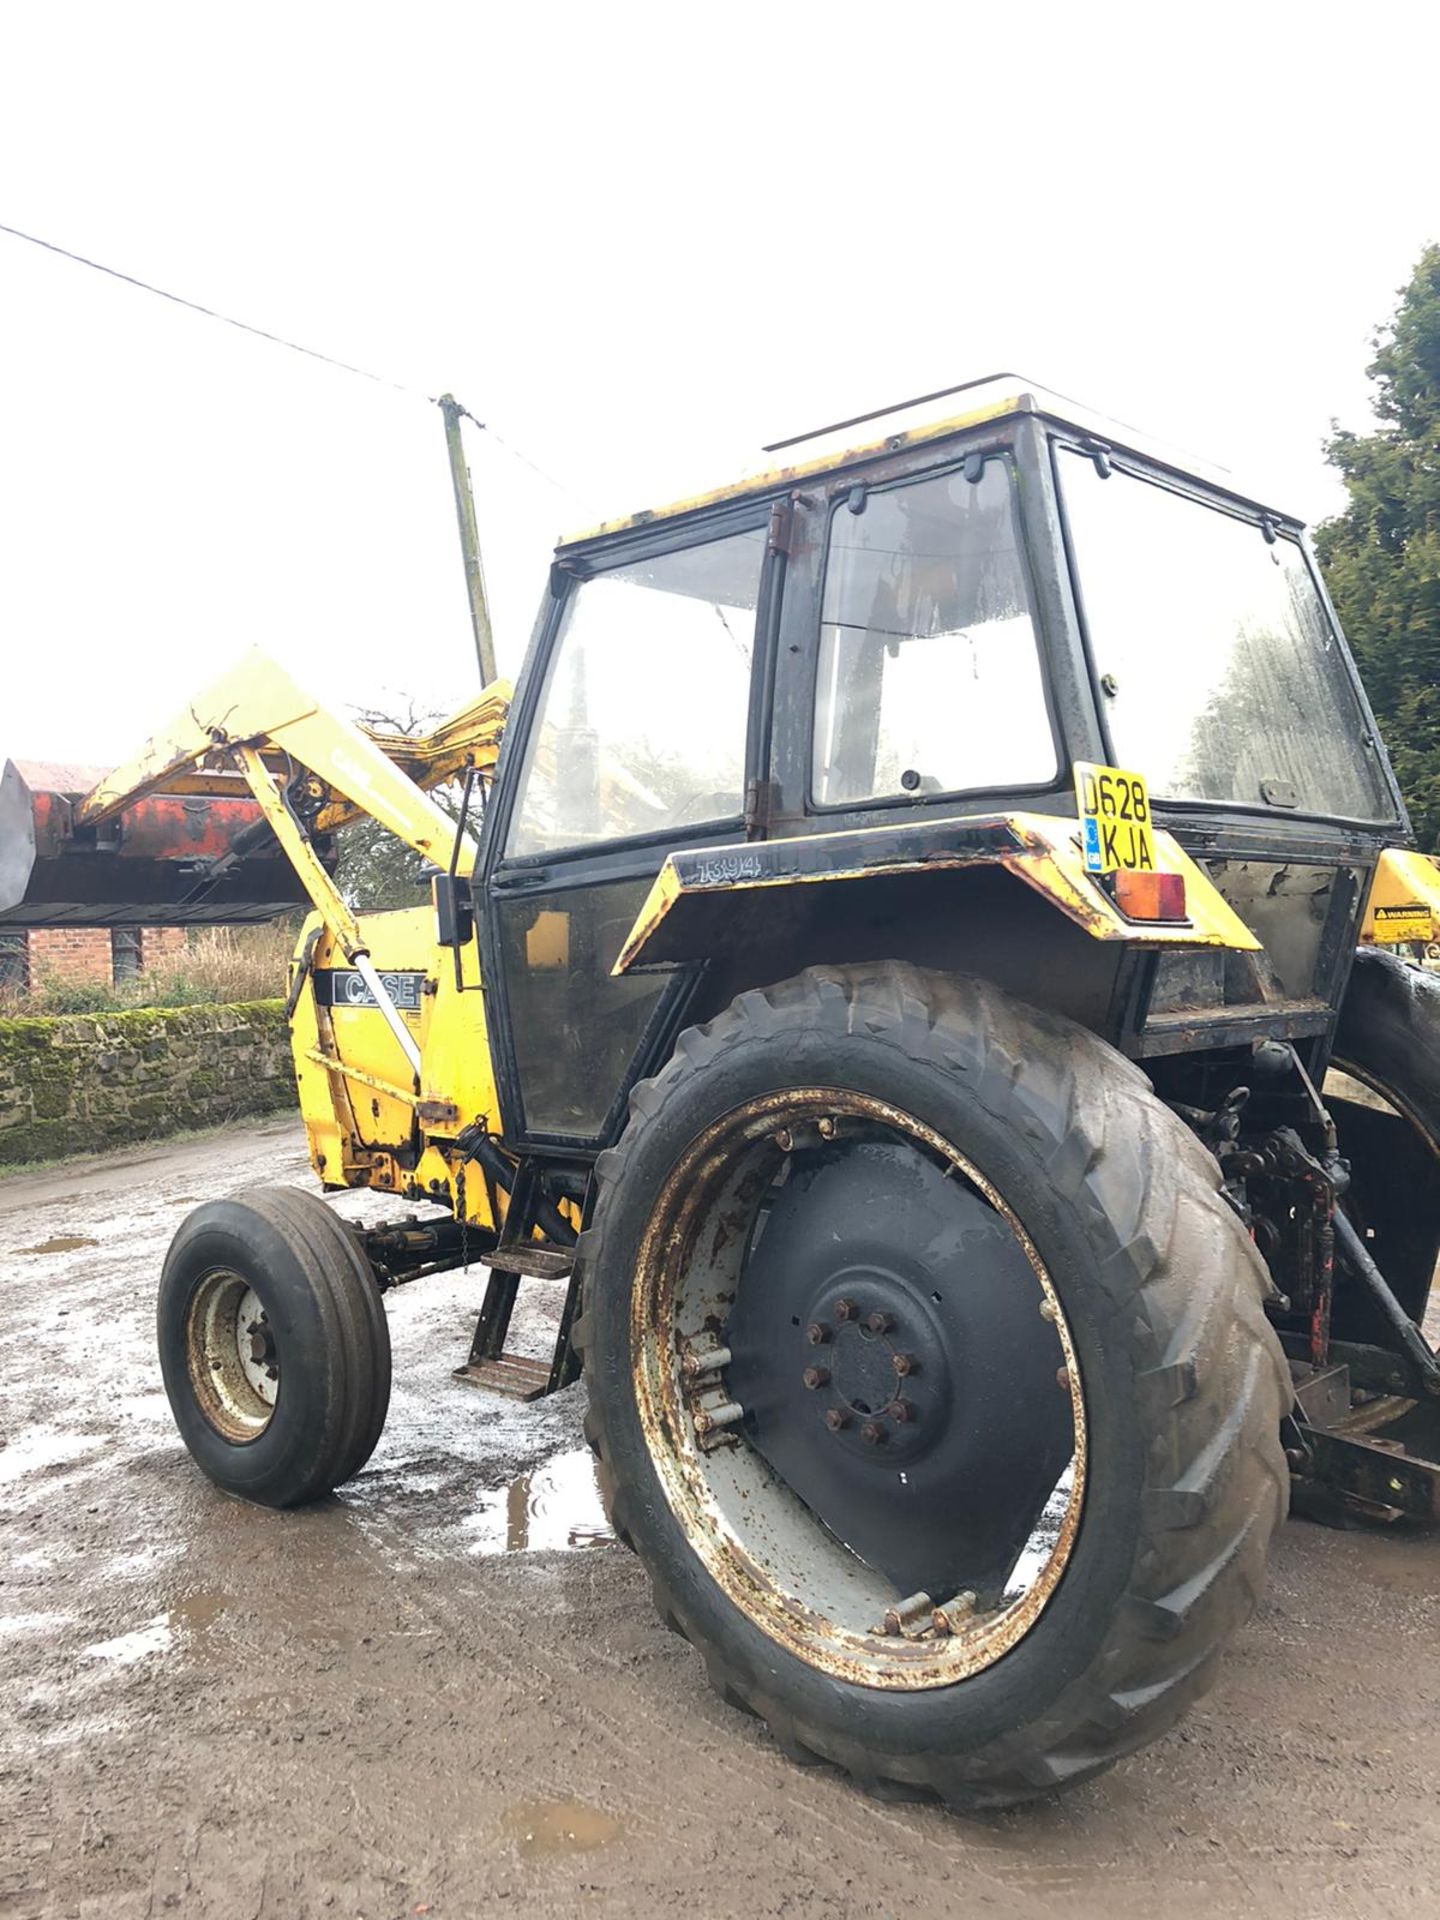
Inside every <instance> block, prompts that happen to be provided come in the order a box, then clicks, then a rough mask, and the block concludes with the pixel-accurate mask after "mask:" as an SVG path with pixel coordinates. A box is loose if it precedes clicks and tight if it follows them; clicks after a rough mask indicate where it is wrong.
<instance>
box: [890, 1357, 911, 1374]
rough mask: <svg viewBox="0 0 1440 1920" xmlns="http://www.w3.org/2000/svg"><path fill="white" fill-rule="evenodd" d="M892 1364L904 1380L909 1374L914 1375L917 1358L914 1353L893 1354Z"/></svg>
mask: <svg viewBox="0 0 1440 1920" xmlns="http://www.w3.org/2000/svg"><path fill="white" fill-rule="evenodd" d="M890 1364H891V1366H892V1367H893V1368H894V1369H895V1371H896V1373H898V1374H899V1376H900V1378H901V1379H902V1380H903V1379H904V1378H905V1376H906V1374H907V1373H914V1371H915V1356H914V1354H913V1353H892V1354H891V1356H890Z"/></svg>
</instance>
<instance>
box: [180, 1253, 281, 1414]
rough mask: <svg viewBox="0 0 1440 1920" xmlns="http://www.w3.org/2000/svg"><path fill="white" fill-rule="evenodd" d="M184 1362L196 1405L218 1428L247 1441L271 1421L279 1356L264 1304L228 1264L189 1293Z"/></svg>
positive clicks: (276, 1386) (215, 1270)
mask: <svg viewBox="0 0 1440 1920" xmlns="http://www.w3.org/2000/svg"><path fill="white" fill-rule="evenodd" d="M185 1352H186V1364H187V1367H188V1370H189V1375H190V1385H191V1389H192V1391H193V1392H194V1395H195V1399H196V1402H197V1404H198V1405H199V1408H200V1411H201V1412H202V1413H203V1414H204V1416H205V1418H206V1419H207V1420H208V1421H209V1423H210V1425H211V1426H212V1427H214V1428H215V1430H216V1431H217V1432H218V1433H221V1434H223V1435H224V1437H225V1438H226V1439H227V1440H229V1441H232V1442H233V1443H235V1444H236V1445H241V1446H243V1445H245V1444H246V1443H247V1442H249V1441H251V1440H257V1439H258V1438H259V1437H260V1435H261V1434H262V1433H263V1432H264V1431H265V1429H266V1428H267V1427H268V1426H269V1424H270V1421H271V1419H272V1417H273V1416H274V1412H275V1405H276V1401H277V1400H278V1398H279V1393H280V1356H279V1352H278V1351H277V1348H276V1344H275V1336H274V1331H273V1329H272V1328H271V1326H270V1322H269V1318H268V1316H267V1314H266V1312H265V1307H264V1304H263V1302H262V1301H261V1299H260V1297H259V1295H258V1294H257V1293H256V1292H255V1289H254V1288H253V1287H252V1286H251V1285H250V1284H249V1282H248V1281H247V1280H245V1279H244V1278H242V1276H241V1275H239V1274H237V1273H232V1272H231V1271H230V1270H229V1269H228V1268H225V1267H216V1268H213V1269H212V1270H211V1271H210V1272H209V1273H206V1274H203V1275H202V1276H201V1278H200V1281H199V1283H198V1284H197V1286H196V1288H195V1291H194V1292H193V1293H192V1294H191V1296H190V1306H189V1310H188V1312H187V1315H186V1323H185Z"/></svg>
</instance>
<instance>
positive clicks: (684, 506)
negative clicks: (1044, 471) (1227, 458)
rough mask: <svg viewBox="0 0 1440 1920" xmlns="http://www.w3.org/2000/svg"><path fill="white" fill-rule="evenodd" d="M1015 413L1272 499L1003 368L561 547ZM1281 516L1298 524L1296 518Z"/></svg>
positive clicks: (810, 441)
mask: <svg viewBox="0 0 1440 1920" xmlns="http://www.w3.org/2000/svg"><path fill="white" fill-rule="evenodd" d="M1014 414H1040V415H1043V416H1044V417H1045V418H1046V419H1048V420H1053V421H1055V422H1056V423H1057V424H1059V425H1061V426H1065V427H1070V428H1073V429H1074V430H1075V431H1076V432H1078V433H1080V434H1083V435H1085V436H1087V437H1090V438H1093V439H1096V440H1101V441H1103V442H1104V443H1105V445H1106V446H1109V447H1114V448H1123V449H1125V450H1127V451H1128V452H1131V453H1136V454H1139V455H1140V456H1141V457H1142V458H1144V459H1147V460H1151V461H1154V462H1155V463H1156V464H1157V465H1159V466H1163V467H1168V468H1170V469H1172V470H1173V471H1174V472H1177V473H1183V474H1187V475H1189V476H1190V477H1191V478H1193V479H1196V480H1200V481H1202V482H1204V483H1205V484H1207V485H1209V486H1212V487H1217V488H1219V489H1220V491H1222V492H1224V493H1228V494H1230V495H1232V496H1233V497H1234V498H1236V499H1239V500H1244V501H1247V502H1248V503H1249V504H1250V505H1252V506H1257V507H1259V506H1263V505H1265V504H1266V503H1265V501H1264V499H1263V497H1262V496H1261V495H1260V494H1258V493H1256V492H1254V491H1252V490H1249V489H1246V488H1242V487H1241V486H1240V485H1239V484H1238V482H1237V480H1236V478H1235V476H1234V475H1233V474H1231V473H1229V472H1227V471H1226V470H1225V469H1224V468H1223V467H1217V466H1216V465H1214V464H1213V462H1209V461H1205V460H1199V459H1196V458H1194V457H1192V456H1191V455H1188V454H1185V453H1182V452H1181V451H1179V450H1178V449H1177V448H1175V447H1171V446H1166V445H1165V444H1163V443H1162V442H1160V441H1157V440H1154V439H1152V438H1151V437H1150V436H1148V435H1146V434H1144V433H1142V432H1140V431H1139V429H1138V428H1135V427H1129V426H1126V425H1124V424H1123V423H1122V422H1120V421H1118V420H1109V419H1106V417H1105V416H1104V415H1103V414H1099V413H1095V412H1093V411H1092V410H1091V409H1090V408H1088V407H1086V406H1083V405H1082V404H1081V403H1080V402H1079V401H1075V400H1069V399H1067V398H1066V397H1065V396H1064V395H1063V394H1058V393H1053V392H1051V391H1050V390H1049V389H1048V388H1046V387H1041V386H1038V385H1036V384H1035V383H1034V382H1032V381H1027V380H1026V379H1024V378H1023V376H1022V375H1020V374H1017V373H996V374H987V375H985V377H984V378H983V379H980V380H970V381H966V382H965V383H964V384H963V385H961V386H958V387H947V388H946V389H945V390H944V391H943V392H940V393H930V394H924V395H922V396H921V397H920V398H919V399H918V400H907V401H902V402H901V403H900V404H899V405H897V406H894V407H882V408H880V409H878V410H877V411H876V412H874V413H863V414H858V415H856V416H854V417H853V418H851V419H849V420H842V421H839V422H837V423H836V424H835V425H833V426H828V427H821V428H819V429H818V430H817V431H815V432H813V433H806V434H797V435H796V436H795V437H794V438H792V439H788V440H777V441H775V442H773V443H772V444H771V445H770V446H768V447H766V448H765V449H764V451H765V453H766V454H768V455H771V456H775V455H780V454H786V455H789V456H790V457H789V458H788V459H784V460H777V459H774V458H773V457H772V459H771V460H770V461H768V462H766V463H765V464H763V465H759V466H757V467H755V468H754V469H753V470H751V471H748V472H746V473H744V474H742V475H741V476H740V478H739V479H736V480H732V481H730V482H729V483H728V484H726V485H724V486H719V487H712V488H709V489H708V490H706V491H704V492H701V493H696V494H692V495H690V496H688V497H686V498H684V499H681V500H675V501H672V502H670V504H669V505H667V506H662V507H647V508H644V509H642V510H641V511H640V512H639V513H632V514H627V515H624V516H623V517H622V518H619V519H615V520H604V521H601V522H600V524H599V525H598V526H594V527H589V528H586V529H585V531H584V532H581V533H575V534H572V535H570V536H569V537H568V538H567V539H564V540H562V541H561V542H560V545H559V548H558V551H561V552H563V551H564V550H565V549H566V548H569V547H574V546H582V545H588V544H589V543H590V542H591V541H594V540H603V539H605V538H607V537H609V536H610V535H613V534H624V533H636V532H639V531H640V530H642V529H643V528H645V527H649V526H654V525H657V524H660V523H662V522H664V521H667V520H675V519H679V518H680V517H681V516H683V515H685V514H690V513H698V512H700V511H702V510H703V509H704V508H706V507H718V506H723V505H726V504H728V503H730V502H732V501H738V500H745V499H749V498H750V497H752V496H758V495H761V494H767V493H776V492H782V491H784V490H785V489H786V488H788V487H791V486H794V485H797V484H799V483H801V482H803V481H805V480H807V479H813V478H814V477H815V475H817V474H821V473H833V472H835V471H837V470H838V469H841V468H844V467H848V466H851V465H853V464H854V463H856V462H859V461H862V460H873V459H878V458H881V457H882V456H884V455H887V454H892V453H899V452H900V451H901V450H902V449H904V448H905V447H911V446H919V445H922V444H923V443H925V442H926V441H931V440H943V439H945V438H946V437H947V436H949V435H951V434H957V433H963V432H965V431H966V430H967V429H968V428H971V427H978V426H983V425H984V424H985V423H986V422H987V421H992V420H1003V419H1006V418H1008V417H1009V416H1011V415H1014ZM1280 517H1282V518H1284V519H1286V520H1291V521H1292V524H1296V523H1294V522H1293V518H1292V516H1291V515H1288V514H1286V515H1283V516H1280Z"/></svg>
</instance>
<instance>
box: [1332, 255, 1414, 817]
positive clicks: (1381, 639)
mask: <svg viewBox="0 0 1440 1920" xmlns="http://www.w3.org/2000/svg"><path fill="white" fill-rule="evenodd" d="M1375 347H1376V354H1375V358H1374V360H1373V361H1372V362H1371V364H1370V367H1369V368H1368V372H1369V374H1370V377H1371V378H1372V379H1373V380H1374V381H1375V382H1376V385H1377V388H1378V392H1377V394H1376V399H1375V412H1376V416H1377V417H1378V419H1379V421H1380V426H1379V429H1378V430H1377V431H1376V432H1375V433H1372V434H1364V435H1361V434H1354V433H1348V432H1344V431H1341V430H1339V429H1338V428H1337V430H1336V432H1335V434H1334V435H1333V437H1332V438H1331V440H1330V442H1329V444H1328V445H1327V447H1326V456H1327V458H1328V459H1329V460H1330V461H1331V462H1332V464H1333V465H1335V466H1336V467H1338V468H1339V469H1340V472H1341V473H1342V475H1343V476H1344V479H1345V486H1346V489H1347V491H1348V492H1349V495H1350V505H1349V506H1348V507H1347V508H1346V510H1345V512H1344V513H1343V514H1341V515H1340V516H1339V517H1338V518H1336V519H1334V520H1330V521H1327V522H1326V523H1325V524H1324V525H1323V526H1321V527H1320V528H1319V529H1318V530H1317V534H1316V547H1317V550H1318V552H1319V555H1320V561H1321V564H1322V565H1323V567H1324V569H1325V576H1326V579H1327V581H1328V583H1329V587H1330V592H1331V594H1332V595H1333V596H1334V600H1335V604H1336V607H1337V608H1338V610H1339V614H1340V619H1341V622H1342V623H1343V625H1344V628H1345V632H1346V635H1347V636H1348V638H1349V641H1350V644H1351V646H1352V647H1353V648H1354V650H1355V655H1356V658H1357V659H1358V661H1359V663H1360V670H1361V673H1362V674H1363V675H1364V679H1365V686H1366V690H1367V692H1368V693H1369V695H1370V699H1371V703H1372V704H1373V706H1374V708H1375V711H1376V714H1377V716H1378V718H1379V721H1380V730H1381V733H1382V734H1383V736H1384V739H1385V744H1386V746H1387V747H1388V748H1389V750H1390V756H1391V759H1392V761H1393V762H1394V766H1395V772H1396V775H1397V777H1398V778H1399V781H1400V786H1401V788H1402V790H1403V792H1404V794H1405V799H1406V802H1407V804H1408V805H1409V808H1410V813H1411V818H1412V820H1413V822H1414V826H1415V831H1416V833H1417V835H1418V836H1419V840H1420V844H1421V846H1422V847H1425V848H1427V849H1428V850H1431V851H1435V850H1437V849H1440V246H1431V247H1427V248H1426V250H1425V252H1424V253H1423V254H1422V255H1421V256H1420V262H1419V265H1418V266H1417V267H1416V269H1415V273H1414V275H1413V277H1412V279H1411V281H1410V284H1409V285H1408V286H1407V287H1405V288H1404V289H1402V291H1401V294H1400V305H1399V307H1398V309H1397V310H1396V313H1395V317H1394V319H1393V321H1392V322H1391V324H1390V327H1389V329H1388V331H1386V332H1383V333H1381V334H1379V335H1377V336H1376V340H1375Z"/></svg>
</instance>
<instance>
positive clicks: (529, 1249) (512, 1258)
mask: <svg viewBox="0 0 1440 1920" xmlns="http://www.w3.org/2000/svg"><path fill="white" fill-rule="evenodd" d="M485 1264H486V1266H487V1267H489V1269H490V1271H491V1272H492V1273H523V1274H527V1275H529V1276H530V1277H531V1278H532V1279H535V1280H567V1279H568V1278H569V1277H570V1269H571V1268H572V1267H573V1266H574V1265H575V1253H574V1249H573V1248H570V1247H542V1246H538V1245H536V1244H534V1243H531V1244H530V1245H527V1246H509V1247H496V1249H495V1251H494V1252H493V1253H491V1254H487V1255H486V1258H485Z"/></svg>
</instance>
